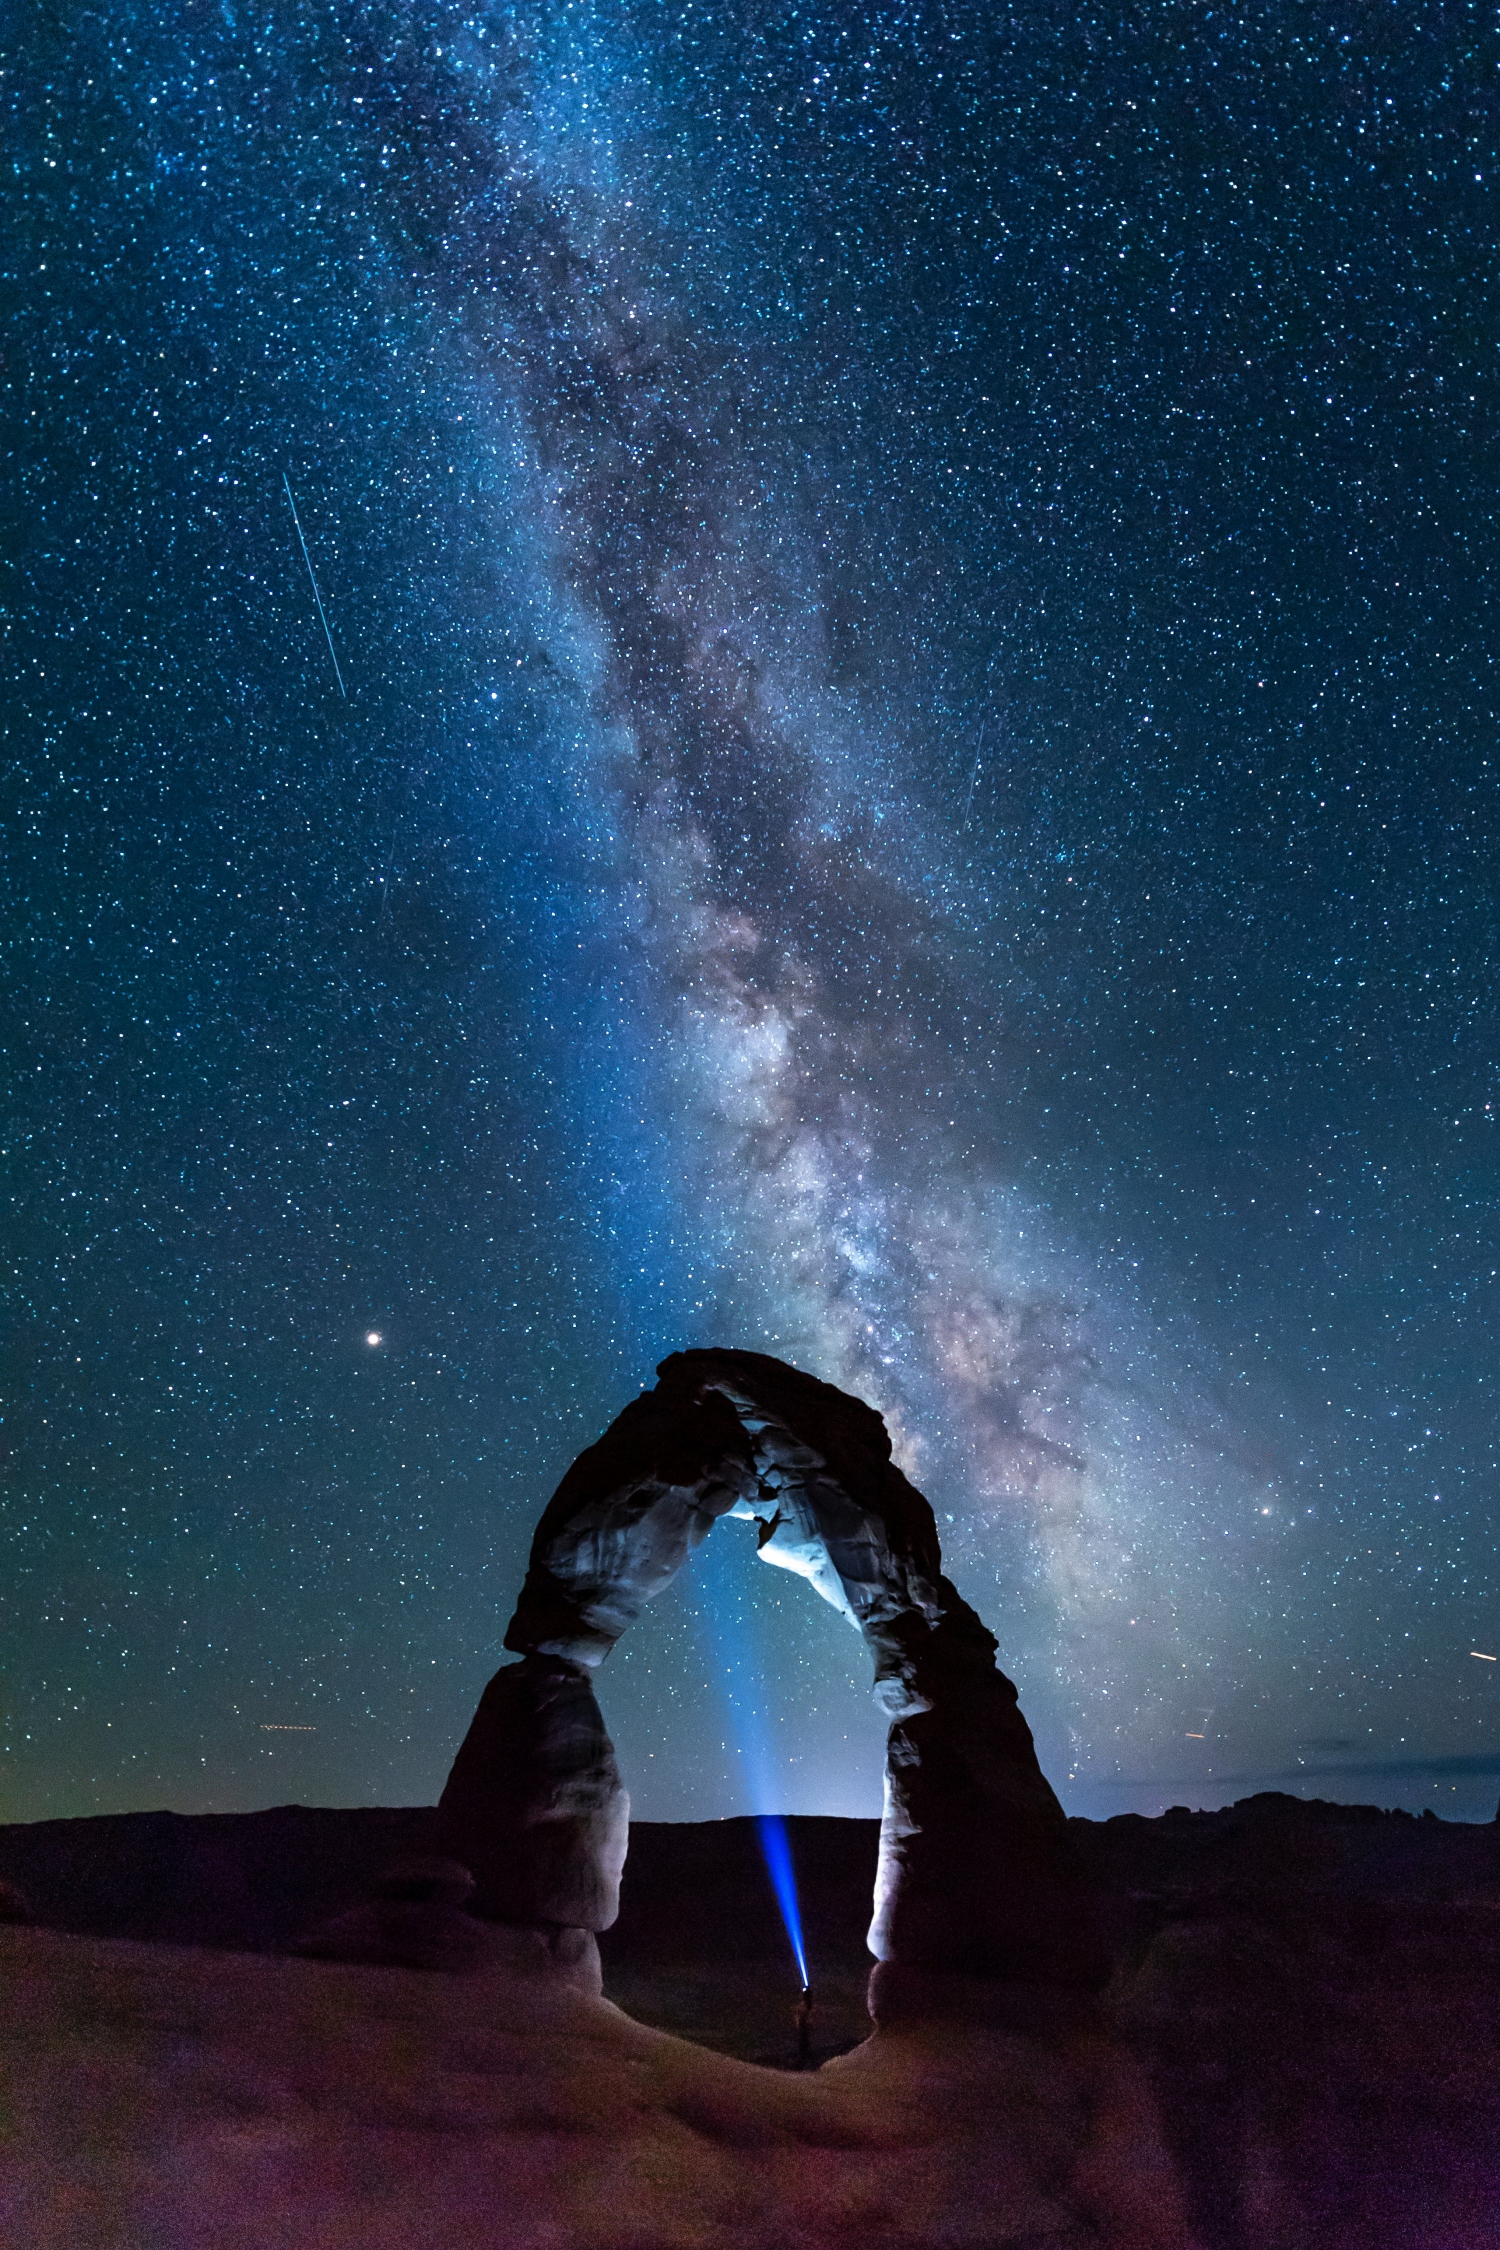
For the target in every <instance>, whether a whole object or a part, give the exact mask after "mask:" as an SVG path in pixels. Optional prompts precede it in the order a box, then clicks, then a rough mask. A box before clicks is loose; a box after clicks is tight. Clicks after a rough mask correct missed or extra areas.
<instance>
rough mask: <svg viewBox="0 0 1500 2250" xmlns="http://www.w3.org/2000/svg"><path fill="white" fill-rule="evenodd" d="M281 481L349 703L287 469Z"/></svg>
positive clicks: (336, 671) (336, 674) (341, 691)
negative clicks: (284, 487)
mask: <svg viewBox="0 0 1500 2250" xmlns="http://www.w3.org/2000/svg"><path fill="white" fill-rule="evenodd" d="M281 481H282V483H283V484H284V485H285V486H286V496H287V499H288V501H289V502H290V504H291V510H292V521H293V523H294V524H295V525H296V526H297V538H298V542H299V544H300V545H301V548H302V560H303V561H304V562H305V563H306V565H307V575H308V577H309V578H310V579H311V580H312V590H313V600H314V601H315V602H316V603H317V605H318V615H319V617H320V618H322V620H323V638H324V640H325V641H327V643H328V653H329V655H330V656H331V657H332V658H333V676H334V678H335V679H336V680H337V681H338V683H339V694H340V695H341V696H342V697H343V699H344V701H345V702H346V703H347V702H348V700H349V690H348V689H347V688H346V687H345V685H344V675H343V673H342V672H341V671H340V670H339V656H338V650H337V649H336V648H335V647H334V645H333V635H332V633H330V632H329V630H328V616H327V612H326V611H325V610H324V607H323V597H322V595H321V594H320V593H319V592H318V581H317V577H316V575H315V573H314V571H313V566H312V556H311V555H310V554H309V553H308V551H307V541H306V540H305V539H304V538H303V537H302V519H301V517H300V516H299V515H298V513H297V503H296V501H295V500H293V499H292V480H291V478H290V477H289V476H288V475H287V473H286V471H285V469H283V470H282V472H281Z"/></svg>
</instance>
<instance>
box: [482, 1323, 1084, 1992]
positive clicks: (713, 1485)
mask: <svg viewBox="0 0 1500 2250" xmlns="http://www.w3.org/2000/svg"><path fill="white" fill-rule="evenodd" d="M657 1372H658V1375H659V1377H660V1381H659V1382H658V1384H657V1386H656V1388H655V1389H654V1390H652V1391H648V1392H645V1393H643V1395H642V1396H641V1397H640V1398H638V1399H636V1400H635V1401H634V1403H633V1404H632V1405H630V1406H628V1407H627V1408H626V1409H625V1411H624V1413H623V1414H621V1415H620V1416H619V1417H618V1419H617V1420H616V1421H615V1422H613V1423H612V1424H611V1426H610V1428H609V1429H608V1430H607V1431H606V1432H605V1434H604V1436H603V1437H602V1438H601V1439H600V1440H599V1442H598V1444H597V1445H593V1446H590V1447H589V1448H588V1450H587V1451H586V1452H585V1453H582V1454H580V1456H579V1458H578V1459H577V1460H576V1461H575V1462H574V1464H573V1466H572V1468H571V1469H570V1470H569V1471H568V1473H567V1475H566V1476H565V1477H564V1478H563V1481H562V1483H561V1485H560V1486H559V1487H558V1489H557V1492H556V1493H555V1495H554V1496H553V1498H552V1500H551V1502H550V1503H549V1505H548V1506H547V1508H546V1510H545V1511H544V1513H543V1515H542V1519H541V1521H540V1523H539V1524H538V1526H537V1531H536V1536H535V1539H534V1541H533V1544H532V1550H531V1559H530V1566H529V1569H528V1571H527V1575H526V1580H525V1584H524V1585H523V1587H522V1589H521V1596H520V1600H519V1602H518V1603H517V1606H516V1613H515V1616H514V1617H513V1618H512V1619H511V1622H510V1625H509V1627H508V1629H507V1631H506V1635H505V1645H506V1647H507V1648H510V1649H513V1650H515V1651H516V1652H517V1653H518V1654H519V1655H520V1657H521V1662H520V1663H519V1664H515V1665H512V1666H510V1667H508V1668H507V1669H506V1670H504V1671H502V1672H500V1673H498V1674H497V1675H496V1677H495V1679H493V1680H492V1681H491V1683H490V1685H489V1687H488V1688H487V1689H486V1690H485V1694H484V1697H483V1700H482V1701H481V1703H480V1707H479V1711H478V1713H477V1714H476V1716H475V1720H474V1723H473V1726H472V1727H471V1728H470V1730H469V1734H468V1736H467V1738H466V1740H465V1742H464V1744H463V1747H462V1749H461V1750H460V1752H459V1755H458V1758H457V1760H456V1761H455V1764H454V1768H453V1772H452V1775H451V1776H450V1778H449V1782H448V1786H447V1788H446V1789H445V1791H444V1793H443V1799H442V1806H441V1818H442V1826H443V1834H444V1838H445V1849H447V1850H450V1851H451V1852H452V1853H453V1854H454V1856H455V1857H456V1858H457V1859H459V1860H461V1861H462V1862H463V1863H464V1864H465V1865H466V1866H468V1867H471V1868H472V1869H473V1870H474V1873H475V1877H476V1881H477V1884H478V1890H477V1894H476V1898H475V1902H474V1903H475V1907H476V1909H477V1910H478V1911H481V1912H484V1913H486V1914H489V1915H492V1916H495V1917H497V1918H500V1919H504V1920H514V1921H527V1922H533V1923H542V1924H552V1925H565V1926H572V1927H576V1928H581V1929H586V1930H602V1929H607V1928H608V1927H609V1926H610V1924H611V1922H612V1921H613V1920H614V1917H615V1913H616V1911H617V1907H618V1892H619V1876H620V1869H621V1866H622V1864H623V1861H624V1854H625V1843H626V1833H627V1820H628V1810H629V1807H628V1800H627V1798H626V1796H625V1793H624V1791H623V1789H622V1788H621V1786H620V1781H619V1775H618V1772H617V1769H616V1767H615V1761H614V1753H613V1750H612V1748H611V1745H610V1743H609V1740H608V1737H607V1736H606V1734H605V1732H604V1725H603V1721H602V1718H601V1716H600V1713H599V1707H598V1704H597V1703H596V1701H595V1699H594V1694H593V1689H592V1686H591V1685H590V1680H589V1674H590V1673H591V1671H592V1670H593V1669H594V1668H595V1667H596V1666H597V1665H598V1664H599V1663H600V1662H601V1661H602V1659H603V1658H604V1657H605V1656H607V1655H608V1653H609V1651H610V1650H611V1649H612V1648H613V1646H614V1644H615V1642H616V1641H617V1640H618V1639H619V1637H620V1635H621V1634H622V1633H623V1632H624V1631H625V1630H626V1628H627V1626H629V1625H630V1624H631V1622H632V1621H633V1620H634V1619H635V1618H636V1617H638V1616H639V1615H640V1612H641V1610H642V1608H643V1607H644V1605H645V1603H646V1602H648V1601H649V1600H651V1599H652V1597H653V1596H654V1595H656V1594H658V1593H660V1592H661V1590H662V1588H663V1587H664V1586H666V1585H667V1584H668V1583H669V1582H670V1581H671V1579H672V1578H673V1577H674V1575H675V1574H676V1572H677V1571H678V1570H679V1569H680V1568H681V1567H682V1564H683V1563H684V1562H685V1561H686V1559H687V1556H688V1554H689V1552H690V1551H691V1549H692V1548H693V1547H695V1546H696V1545H698V1543H699V1542H700V1541H701V1540H702V1539H704V1538H705V1537H706V1536H707V1534H708V1532H709V1531H710V1530H711V1529H712V1527H713V1525H714V1523H715V1522H716V1520H717V1519H718V1518H719V1517H720V1516H723V1515H734V1516H740V1517H750V1518H753V1519H755V1520H756V1521H757V1523H758V1527H759V1529H758V1537H759V1546H760V1554H761V1557H762V1559H763V1560H764V1561H766V1562H770V1563H775V1564H778V1565H780V1566H781V1567H782V1568H784V1569H787V1570H792V1571H796V1572H797V1573H798V1574H799V1575H801V1576H802V1577H804V1578H807V1579H808V1580H809V1581H810V1582H811V1584H812V1585H813V1586H814V1588H815V1589H816V1590H817V1592H818V1593H819V1594H821V1595H822V1596H823V1598H824V1599H825V1600H826V1601H828V1602H831V1603H832V1604H833V1606H834V1607H835V1608H836V1609H838V1610H840V1611H841V1612H842V1614H843V1615H844V1616H846V1617H847V1618H848V1619H849V1620H850V1622H851V1623H852V1624H854V1625H855V1626H856V1627H857V1628H858V1629H859V1631H860V1632H861V1633H862V1634H863V1635H864V1638H865V1641H866V1643H867V1644H868V1646H869V1649H870V1652H871V1655H872V1657H873V1659H874V1666H875V1695H876V1698H877V1700H878V1701H879V1703H880V1704H881V1705H882V1707H883V1708H884V1709H885V1710H886V1711H887V1712H888V1713H889V1715H890V1719H891V1732H890V1741H889V1749H888V1754H887V1766H886V1804H885V1814H884V1818H883V1821H882V1824H881V1842H880V1863H879V1872H878V1875H877V1879H876V1887H875V1911H874V1918H873V1921H872V1923H871V1927H870V1936H869V1944H870V1950H871V1951H872V1952H873V1953H874V1954H875V1956H876V1958H877V1960H879V1961H881V1962H883V1963H889V1964H892V1965H895V1966H897V1967H901V1968H911V1969H918V1970H939V1971H958V1972H961V1973H964V1974H968V1975H980V1976H988V1977H1005V1978H1009V1979H1014V1980H1018V1981H1023V1982H1028V1983H1035V1984H1050V1985H1063V1986H1079V1985H1088V1984H1091V1983H1093V1982H1094V1981H1096V1978H1097V1975H1098V1964H1097V1962H1096V1958H1095V1948H1094V1946H1093V1943H1092V1941H1091V1939H1090V1936H1089V1933H1088V1930H1087V1927H1086V1924H1087V1917H1086V1915H1085V1914H1084V1913H1083V1912H1082V1911H1081V1907H1080V1901H1079V1895H1078V1891H1077V1887H1076V1885H1075V1883H1074V1881H1073V1878H1072V1875H1071V1871H1070V1865H1069V1857H1068V1839H1067V1833H1066V1822H1065V1820H1064V1816H1063V1813H1062V1809H1061V1807H1060V1806H1059V1804H1058V1802H1057V1799H1056V1797H1055V1796H1054V1795H1053V1793H1052V1791H1051V1789H1050V1788H1049V1786H1048V1784H1047V1782H1046V1780H1045V1778H1044V1776H1043V1774H1042V1771H1041V1768H1040V1766H1039V1765H1038V1763H1037V1759H1036V1752H1035V1749H1034V1747H1033V1744H1032V1738H1031V1730H1030V1728H1029V1727H1028V1726H1027V1724H1026V1722H1025V1720H1024V1718H1023V1717H1022V1716H1021V1712H1020V1709H1019V1706H1018V1704H1017V1699H1016V1691H1015V1688H1014V1687H1013V1686H1012V1684H1011V1682H1010V1681H1009V1680H1008V1679H1007V1678H1006V1677H1005V1675H1004V1674H1003V1673H1002V1672H1000V1671H999V1670H997V1668H996V1665H995V1661H994V1657H995V1647H996V1644H995V1641H994V1638H993V1636H992V1635H991V1634H990V1633H989V1632H988V1631H987V1630H986V1629H985V1627H984V1626H983V1625H982V1624H981V1622H980V1620H979V1619H978V1618H977V1617H976V1616H975V1614H974V1612H973V1611H972V1610H971V1609H970V1608H969V1607H968V1605H967V1603H966V1602H964V1601H963V1600H962V1599H961V1597H960V1596H959V1595H958V1593H957V1592H956V1591H955V1590H954V1588H953V1587H952V1585H951V1584H950V1583H949V1581H948V1580H947V1579H946V1578H945V1577H944V1576H943V1574H942V1557H941V1553H940V1551H939V1546H938V1536H937V1526H936V1523H935V1521H934V1518H933V1514H932V1510H931V1509H930V1508H929V1506H928V1505H927V1502H926V1501H925V1500H924V1499H923V1497H922V1495H921V1494H920V1493H919V1492H917V1491H916V1490H915V1489H914V1487H913V1486H912V1485H911V1484H909V1483H908V1482H907V1480H906V1478H905V1477H904V1476H903V1475H902V1473H901V1471H900V1470H899V1469H898V1468H897V1467H896V1465H895V1463H894V1462H893V1461H892V1459H891V1446H890V1439H889V1437H888V1435H887V1433H886V1428H885V1424H884V1422H883V1421H882V1420H881V1418H880V1416H879V1415H878V1414H877V1413H875V1412H874V1411H873V1409H872V1408H870V1407H868V1406H866V1405H865V1404H864V1403H863V1402H862V1401H861V1400H859V1399H856V1398H851V1397H850V1396H848V1395H847V1394H846V1393H845V1392H842V1391H839V1390H835V1389H834V1388H833V1386H832V1385H831V1384H828V1383H822V1382H819V1381H818V1380H816V1378H814V1377H813V1376H810V1375H804V1374H801V1373H799V1372H798V1371H797V1370H796V1369H795V1368H791V1367H788V1366H786V1365H784V1364H783V1362H781V1361H780V1360H776V1359H771V1358H768V1357H766V1356H765V1355H763V1354H761V1353H758V1352H741V1351H690V1352H676V1353H674V1354H673V1355H672V1357H671V1358H670V1359H667V1360H664V1361H663V1362H662V1365H661V1367H660V1368H659V1369H658V1371H657Z"/></svg>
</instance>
